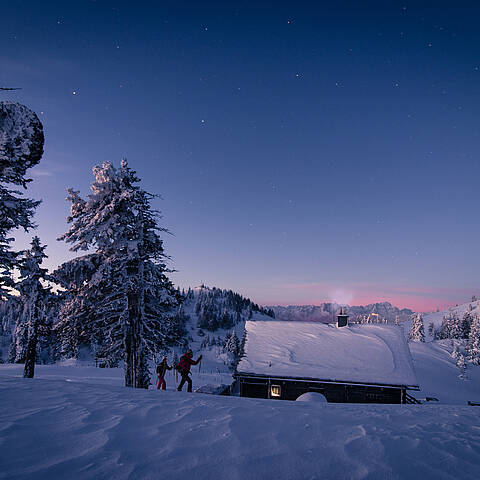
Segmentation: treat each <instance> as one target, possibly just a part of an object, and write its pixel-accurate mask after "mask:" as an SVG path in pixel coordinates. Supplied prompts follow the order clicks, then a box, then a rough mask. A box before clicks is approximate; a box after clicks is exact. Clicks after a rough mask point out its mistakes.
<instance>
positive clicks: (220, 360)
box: [169, 286, 272, 383]
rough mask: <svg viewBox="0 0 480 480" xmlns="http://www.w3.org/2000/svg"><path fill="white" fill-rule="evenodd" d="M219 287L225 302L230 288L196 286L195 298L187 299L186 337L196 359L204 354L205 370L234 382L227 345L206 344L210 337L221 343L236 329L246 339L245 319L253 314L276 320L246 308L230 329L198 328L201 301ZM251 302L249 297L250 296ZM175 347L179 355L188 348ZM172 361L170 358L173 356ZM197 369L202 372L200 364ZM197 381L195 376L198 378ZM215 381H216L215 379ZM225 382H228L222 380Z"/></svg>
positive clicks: (202, 367) (221, 299) (184, 306)
mask: <svg viewBox="0 0 480 480" xmlns="http://www.w3.org/2000/svg"><path fill="white" fill-rule="evenodd" d="M213 290H216V291H217V293H218V292H220V295H219V296H218V297H219V298H217V299H216V301H217V302H218V303H221V302H222V301H223V300H224V297H225V295H226V294H225V295H224V293H225V292H226V291H221V290H219V289H214V288H209V287H206V286H200V287H196V288H194V289H193V290H192V293H193V298H187V299H186V300H185V302H184V303H183V309H184V313H185V315H186V317H187V321H186V324H185V328H186V331H187V333H186V340H187V342H188V348H191V349H192V350H193V352H194V358H195V359H196V358H197V357H198V356H199V355H200V354H202V355H203V359H202V364H201V367H200V368H201V372H204V373H206V374H207V373H208V374H217V375H218V377H217V378H218V379H219V380H220V379H222V381H223V380H224V379H225V378H226V379H227V381H228V383H231V374H232V372H233V367H232V366H231V358H229V357H228V355H226V354H225V353H224V352H223V348H222V346H221V345H211V346H206V345H203V346H202V343H204V341H205V339H206V338H207V336H208V337H209V338H210V339H213V338H215V339H216V341H217V343H220V342H221V341H223V340H224V339H225V337H226V336H227V335H229V334H231V333H232V332H233V331H235V333H236V335H237V337H238V338H239V340H241V339H242V337H243V333H244V330H245V321H246V320H247V319H248V318H249V317H250V315H251V319H252V320H266V319H268V320H272V319H271V318H270V317H268V316H267V315H265V314H263V313H262V312H260V311H253V312H251V314H250V311H247V310H246V309H245V310H242V311H241V312H240V314H239V321H238V323H236V324H235V325H234V326H232V327H229V328H217V329H215V330H214V331H209V330H206V329H205V328H199V327H198V320H199V315H198V314H197V313H196V310H197V308H196V307H197V303H198V302H199V301H200V302H201V301H202V296H205V295H206V294H208V293H209V292H212V291H213ZM247 301H248V299H247ZM215 307H218V308H220V307H219V305H215ZM227 312H228V313H229V314H231V315H232V316H233V315H235V316H236V313H237V312H235V311H233V310H231V309H230V310H228V309H227ZM172 350H174V351H175V353H176V354H177V357H178V358H179V357H180V356H181V355H183V353H184V352H185V347H174V348H172ZM169 360H170V358H169ZM193 371H195V372H198V367H193ZM194 381H195V379H194ZM212 381H215V378H213V380H212ZM222 383H225V382H222Z"/></svg>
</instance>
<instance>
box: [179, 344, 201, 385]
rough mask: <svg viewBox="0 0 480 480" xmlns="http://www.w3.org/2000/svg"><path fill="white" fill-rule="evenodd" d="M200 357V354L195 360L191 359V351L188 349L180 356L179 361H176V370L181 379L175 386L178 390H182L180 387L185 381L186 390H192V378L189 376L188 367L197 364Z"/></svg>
mask: <svg viewBox="0 0 480 480" xmlns="http://www.w3.org/2000/svg"><path fill="white" fill-rule="evenodd" d="M201 359H202V355H200V356H199V357H198V359H197V360H193V352H192V351H191V350H188V351H187V353H186V354H185V355H183V356H182V357H181V358H180V361H179V362H178V365H177V370H178V371H179V372H180V375H181V376H182V381H181V382H180V385H179V386H178V388H177V390H178V391H179V392H181V391H182V388H183V386H184V385H185V382H187V383H188V388H187V391H188V392H191V391H192V379H191V378H190V377H189V375H190V367H191V366H192V365H197V364H198V362H199V361H200V360H201Z"/></svg>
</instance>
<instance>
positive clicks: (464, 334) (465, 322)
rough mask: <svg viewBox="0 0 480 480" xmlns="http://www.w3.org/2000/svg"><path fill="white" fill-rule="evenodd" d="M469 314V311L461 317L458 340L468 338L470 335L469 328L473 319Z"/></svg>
mask: <svg viewBox="0 0 480 480" xmlns="http://www.w3.org/2000/svg"><path fill="white" fill-rule="evenodd" d="M470 306H471V304H470ZM470 312H471V310H469V311H467V312H465V315H464V316H463V319H462V322H461V324H460V331H461V337H460V338H468V337H469V335H470V326H471V324H472V318H473V317H472V314H471V313H470Z"/></svg>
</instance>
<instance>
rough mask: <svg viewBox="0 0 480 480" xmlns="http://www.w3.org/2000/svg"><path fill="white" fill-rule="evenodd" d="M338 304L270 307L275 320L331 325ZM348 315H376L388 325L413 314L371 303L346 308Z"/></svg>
mask: <svg viewBox="0 0 480 480" xmlns="http://www.w3.org/2000/svg"><path fill="white" fill-rule="evenodd" d="M341 306H345V305H339V304H338V303H331V302H324V303H321V304H320V305H289V306H287V307H283V306H279V305H276V306H272V307H268V308H271V309H272V310H273V311H274V312H275V318H276V319H277V320H288V321H302V322H322V323H332V322H334V321H335V320H336V318H335V315H336V313H337V312H338V311H339V310H340V307H341ZM347 311H348V314H349V315H350V316H351V319H352V320H354V319H355V318H357V317H359V316H368V315H370V314H372V313H373V314H377V315H379V316H380V317H381V318H385V319H386V320H387V321H388V322H389V323H393V322H394V321H395V319H396V317H397V316H398V318H399V320H400V321H404V320H407V319H408V318H410V316H411V315H412V314H413V312H412V311H411V310H409V309H408V308H402V309H400V308H398V307H395V306H393V305H392V304H391V303H389V302H381V303H371V304H369V305H359V306H348V305H347Z"/></svg>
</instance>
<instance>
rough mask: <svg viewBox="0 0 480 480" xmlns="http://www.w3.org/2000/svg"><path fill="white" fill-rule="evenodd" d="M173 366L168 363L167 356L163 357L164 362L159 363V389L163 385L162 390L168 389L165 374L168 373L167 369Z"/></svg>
mask: <svg viewBox="0 0 480 480" xmlns="http://www.w3.org/2000/svg"><path fill="white" fill-rule="evenodd" d="M171 369H172V367H170V366H169V365H168V363H167V357H163V358H162V362H161V363H160V364H159V365H157V377H158V381H157V390H160V387H162V390H166V389H167V382H166V381H165V374H166V373H167V370H171Z"/></svg>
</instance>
